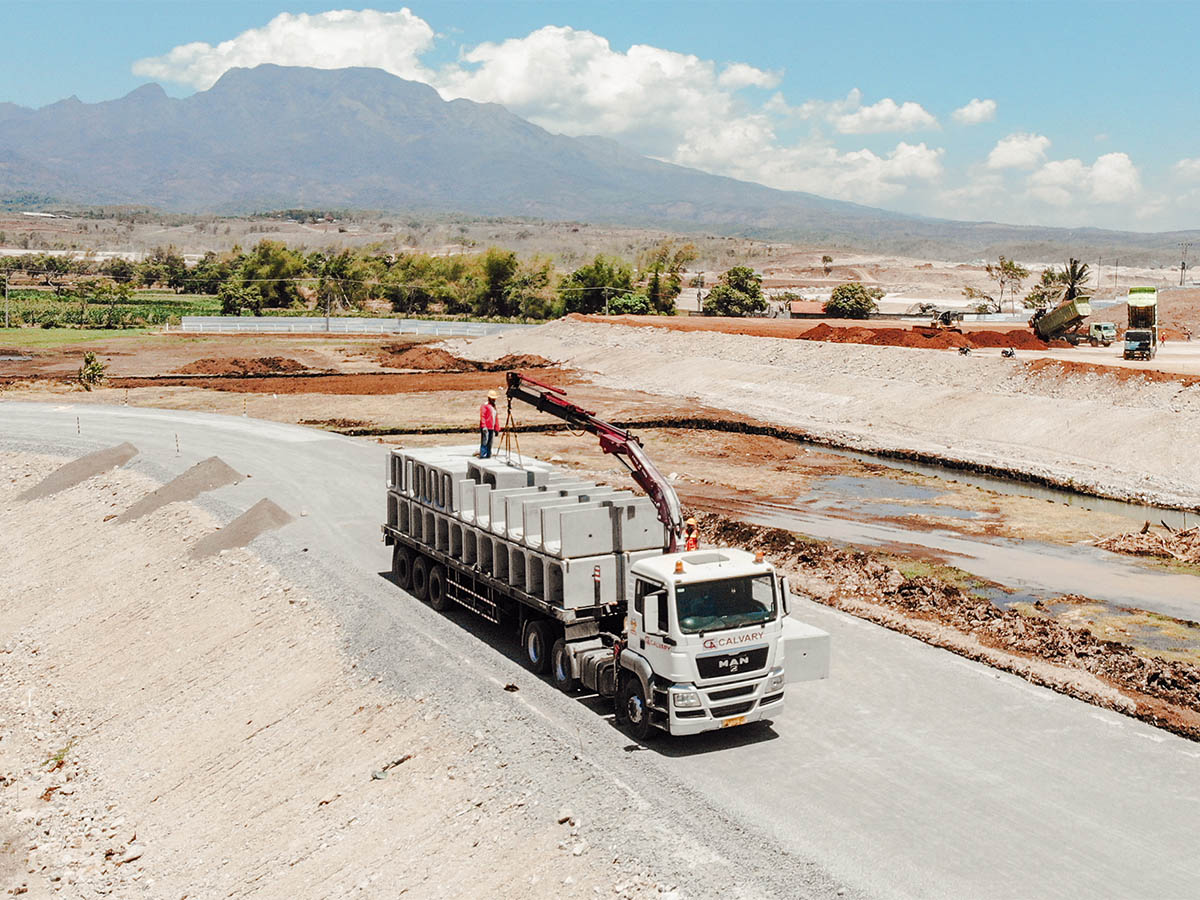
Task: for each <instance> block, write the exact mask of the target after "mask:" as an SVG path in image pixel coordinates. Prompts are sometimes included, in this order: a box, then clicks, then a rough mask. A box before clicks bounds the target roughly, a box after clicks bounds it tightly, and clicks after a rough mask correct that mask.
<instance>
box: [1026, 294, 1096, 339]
mask: <svg viewBox="0 0 1200 900" xmlns="http://www.w3.org/2000/svg"><path fill="white" fill-rule="evenodd" d="M1090 300H1091V298H1090V297H1076V298H1075V299H1074V300H1067V301H1065V302H1063V303H1060V304H1059V305H1058V306H1056V307H1055V308H1054V309H1039V310H1038V311H1037V312H1035V313H1034V314H1033V318H1031V319H1030V320H1029V327H1030V328H1032V329H1033V331H1034V333H1035V334H1036V335H1037V336H1038V337H1040V338H1041V339H1042V340H1043V341H1056V340H1063V341H1069V342H1070V343H1072V344H1078V343H1080V342H1081V341H1086V340H1088V339H1089V335H1088V332H1087V329H1085V328H1082V327H1081V326H1082V325H1083V322H1084V320H1085V319H1086V318H1087V317H1088V316H1090V315H1091V314H1092V306H1091V303H1090V302H1089V301H1090Z"/></svg>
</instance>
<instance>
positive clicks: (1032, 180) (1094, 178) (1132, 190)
mask: <svg viewBox="0 0 1200 900" xmlns="http://www.w3.org/2000/svg"><path fill="white" fill-rule="evenodd" d="M1141 191H1142V180H1141V175H1140V173H1139V172H1138V169H1137V166H1135V165H1134V164H1133V160H1131V159H1130V158H1129V156H1128V154H1125V153H1106V154H1104V155H1103V156H1101V157H1099V158H1098V159H1097V160H1096V161H1095V162H1094V163H1093V164H1092V165H1090V166H1089V165H1086V164H1085V163H1084V162H1083V161H1082V160H1079V159H1063V160H1055V161H1053V162H1048V163H1046V164H1045V165H1044V166H1042V167H1041V168H1040V169H1038V170H1037V171H1036V172H1034V173H1033V174H1032V175H1030V176H1029V193H1030V196H1032V197H1034V198H1035V199H1037V200H1041V201H1042V202H1043V203H1049V204H1051V205H1052V206H1068V205H1077V204H1080V203H1083V204H1090V203H1097V204H1120V203H1128V202H1131V201H1133V200H1135V199H1136V198H1137V197H1138V196H1139V195H1140V194H1141Z"/></svg>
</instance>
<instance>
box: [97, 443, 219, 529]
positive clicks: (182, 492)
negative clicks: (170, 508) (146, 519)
mask: <svg viewBox="0 0 1200 900" xmlns="http://www.w3.org/2000/svg"><path fill="white" fill-rule="evenodd" d="M241 480H242V475H241V474H240V473H239V472H237V471H236V470H234V469H233V468H231V467H230V466H229V465H228V464H227V463H226V462H225V461H224V460H222V459H220V458H219V457H216V456H210V457H209V458H208V459H206V460H203V461H201V462H198V463H196V465H194V466H192V467H191V468H190V469H188V470H187V471H186V472H184V473H183V474H182V475H179V476H178V477H176V478H173V479H172V480H171V481H169V482H167V483H166V484H164V485H163V486H162V487H160V488H159V489H158V490H156V491H151V492H150V493H149V494H147V495H146V496H145V497H143V498H142V499H141V500H139V501H137V502H136V503H134V504H133V505H132V506H131V507H129V509H127V510H125V512H123V513H121V514H120V515H119V516H117V522H131V521H133V520H134V519H137V518H140V517H142V516H145V515H149V514H150V513H152V512H154V511H155V510H156V509H160V508H161V507H163V506H166V505H167V504H168V503H183V502H186V501H188V500H194V499H195V498H197V497H199V496H200V495H201V494H203V493H205V492H206V491H213V490H216V489H217V488H219V487H225V486H226V485H229V484H236V483H237V482H239V481H241Z"/></svg>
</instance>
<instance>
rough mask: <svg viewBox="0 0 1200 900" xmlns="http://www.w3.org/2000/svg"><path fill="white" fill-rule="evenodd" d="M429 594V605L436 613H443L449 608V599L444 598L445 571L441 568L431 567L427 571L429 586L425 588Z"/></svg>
mask: <svg viewBox="0 0 1200 900" xmlns="http://www.w3.org/2000/svg"><path fill="white" fill-rule="evenodd" d="M426 590H427V592H428V594H429V605H430V606H432V607H433V608H434V609H436V610H437V611H438V612H445V611H446V609H447V608H448V607H449V606H450V598H449V597H447V596H446V570H445V569H443V568H442V567H441V566H433V567H432V568H431V569H430V570H429V584H428V587H427V588H426Z"/></svg>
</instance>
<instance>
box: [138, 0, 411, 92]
mask: <svg viewBox="0 0 1200 900" xmlns="http://www.w3.org/2000/svg"><path fill="white" fill-rule="evenodd" d="M433 39H434V33H433V29H432V28H431V27H430V26H429V24H428V23H427V22H426V21H425V20H424V19H421V18H419V17H418V16H415V15H413V14H412V13H411V12H410V11H409V10H407V9H402V10H400V11H399V12H378V11H376V10H373V9H364V10H347V9H342V10H331V11H329V12H323V13H319V14H317V15H308V14H307V13H299V14H296V15H293V14H292V13H280V14H279V15H278V16H276V17H275V18H274V19H272V20H271V21H270V22H268V23H267V24H266V25H264V26H263V27H262V28H251V29H250V30H248V31H243V32H242V33H241V34H239V35H238V36H237V37H235V38H232V39H230V40H228V41H222V42H221V43H219V44H217V45H215V46H214V45H212V44H206V43H204V42H201V41H197V42H194V43H191V44H181V45H180V46H178V47H175V48H174V49H172V50H171V51H170V52H169V53H166V54H165V55H163V56H154V57H148V58H146V59H139V60H138V61H137V62H135V63H134V64H133V73H134V74H135V75H141V76H144V77H147V78H158V79H162V80H164V81H174V82H178V83H180V84H187V85H191V86H192V87H194V88H197V89H200V90H206V89H207V88H210V87H212V86H213V84H214V83H216V81H217V79H218V78H220V77H221V75H223V74H224V73H225V72H226V71H227V70H229V69H231V68H234V67H236V66H243V67H246V68H249V67H252V66H257V65H261V64H262V63H276V64H278V65H282V66H311V67H313V68H317V69H342V68H346V67H349V66H369V67H372V68H379V69H384V70H385V71H388V72H391V73H392V74H393V75H399V76H400V77H401V78H410V79H414V80H421V81H427V80H428V79H429V72H428V70H427V69H426V68H425V67H424V66H423V65H422V64H421V62H420V56H421V54H423V53H425V52H426V51H427V50H429V49H430V48H431V47H432V46H433Z"/></svg>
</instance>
